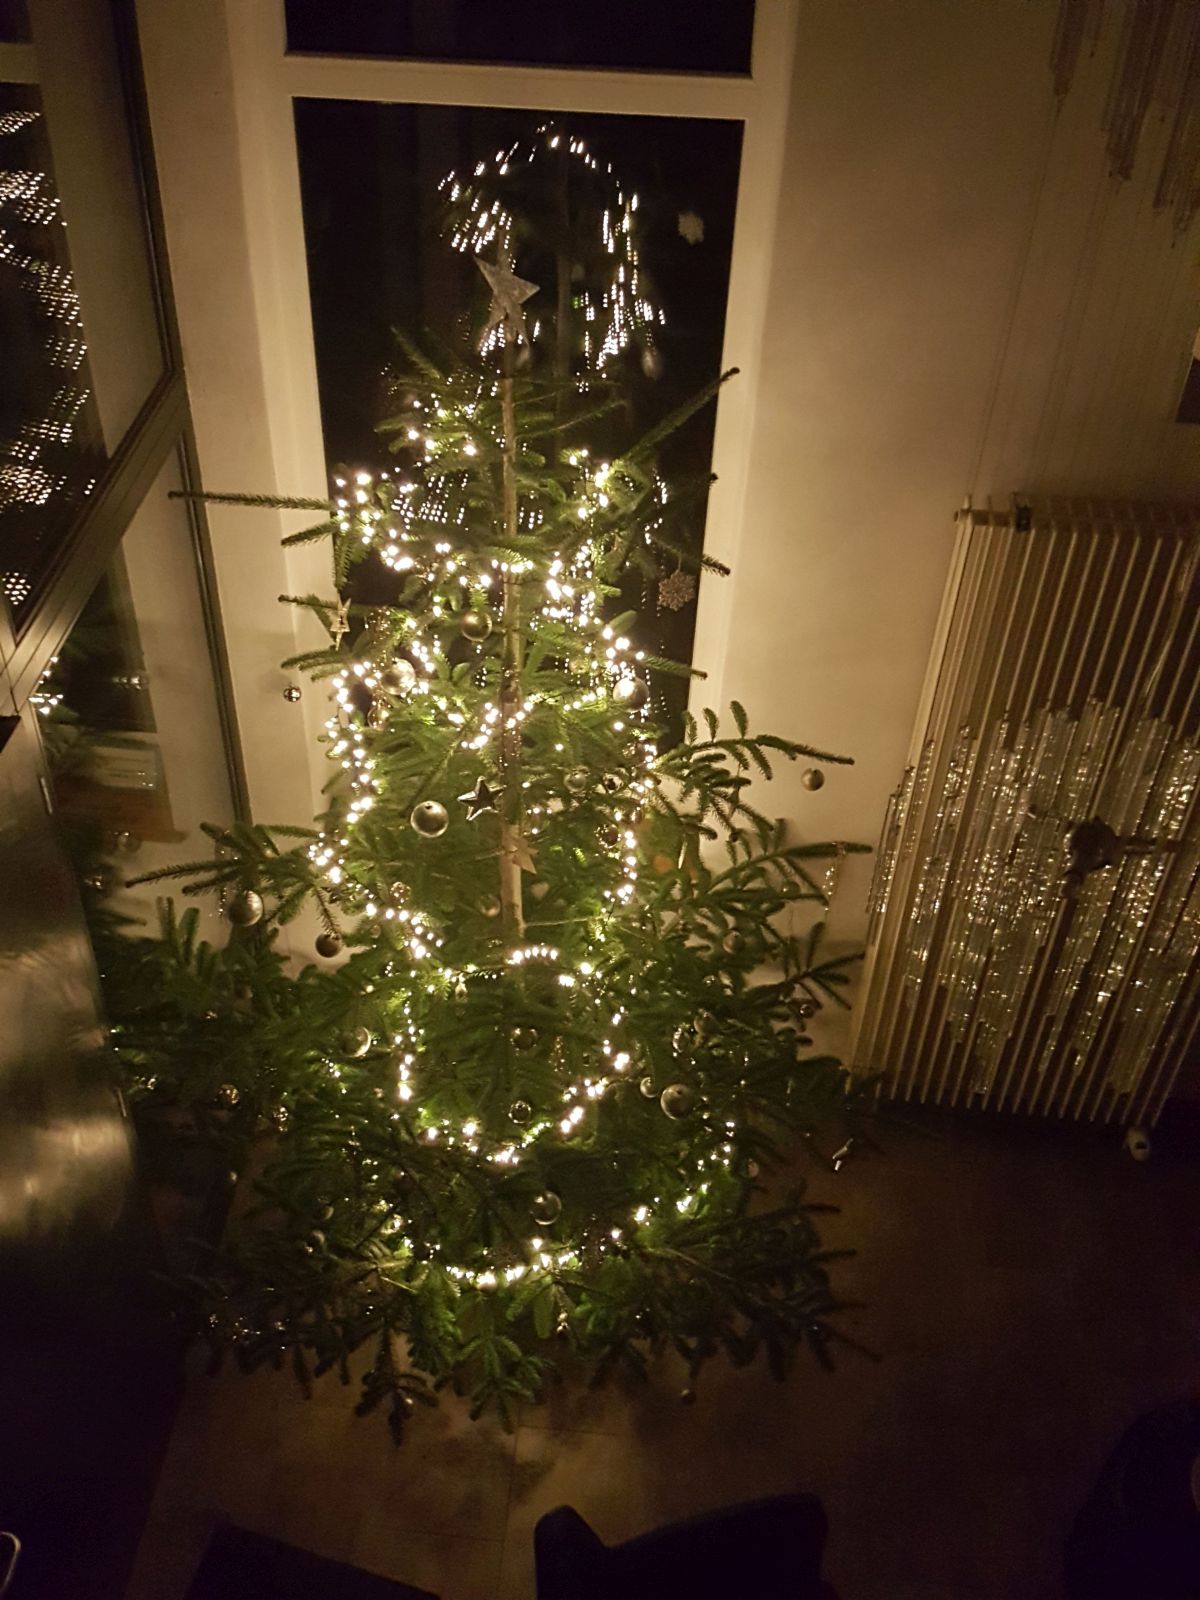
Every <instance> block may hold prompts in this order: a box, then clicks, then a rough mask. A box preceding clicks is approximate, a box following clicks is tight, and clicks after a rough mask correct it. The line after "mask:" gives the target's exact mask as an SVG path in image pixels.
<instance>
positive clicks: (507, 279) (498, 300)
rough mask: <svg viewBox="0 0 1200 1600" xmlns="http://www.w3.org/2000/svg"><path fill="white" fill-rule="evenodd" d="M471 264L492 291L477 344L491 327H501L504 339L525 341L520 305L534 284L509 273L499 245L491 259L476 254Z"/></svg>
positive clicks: (509, 266)
mask: <svg viewBox="0 0 1200 1600" xmlns="http://www.w3.org/2000/svg"><path fill="white" fill-rule="evenodd" d="M475 265H476V266H477V267H478V268H479V270H480V272H482V273H483V275H484V277H485V278H486V279H487V282H488V288H489V289H490V290H491V291H492V303H491V306H490V307H489V308H488V319H487V322H486V323H485V324H484V328H483V333H482V335H481V337H480V344H481V345H483V344H486V343H487V338H488V335H489V334H490V333H491V331H492V329H493V328H503V329H504V333H505V336H506V338H511V339H512V341H513V343H514V344H528V343H529V331H528V329H527V328H526V326H525V313H524V312H523V311H522V310H521V307H522V306H523V305H524V304H525V302H526V300H528V299H529V297H530V296H531V295H535V294H536V293H537V292H538V285H537V284H536V283H530V282H529V280H528V279H527V278H518V277H517V275H516V274H515V273H514V272H513V263H512V257H511V256H510V255H509V253H508V251H507V250H506V249H505V248H504V247H503V246H501V247H500V249H499V250H498V251H497V254H496V260H495V261H494V262H493V261H485V260H484V259H483V257H482V256H476V257H475Z"/></svg>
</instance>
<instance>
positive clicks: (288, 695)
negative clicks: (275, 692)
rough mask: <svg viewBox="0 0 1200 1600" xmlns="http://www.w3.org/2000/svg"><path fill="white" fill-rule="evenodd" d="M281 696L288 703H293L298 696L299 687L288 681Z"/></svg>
mask: <svg viewBox="0 0 1200 1600" xmlns="http://www.w3.org/2000/svg"><path fill="white" fill-rule="evenodd" d="M283 698H284V699H285V700H286V701H288V702H289V704H291V705H295V704H296V701H297V700H299V698H300V690H299V687H298V686H297V685H296V684H294V683H289V684H288V686H287V688H286V689H285V690H284V691H283Z"/></svg>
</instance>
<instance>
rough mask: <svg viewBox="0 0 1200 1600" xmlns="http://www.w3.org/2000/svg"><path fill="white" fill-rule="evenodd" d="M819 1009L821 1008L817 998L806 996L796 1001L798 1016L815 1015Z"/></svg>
mask: <svg viewBox="0 0 1200 1600" xmlns="http://www.w3.org/2000/svg"><path fill="white" fill-rule="evenodd" d="M819 1009H820V1008H819V1006H818V1005H817V1002H816V1001H815V1000H812V999H808V998H806V999H804V1000H797V1001H796V1014H797V1015H798V1016H801V1017H815V1016H816V1014H817V1012H818V1010H819Z"/></svg>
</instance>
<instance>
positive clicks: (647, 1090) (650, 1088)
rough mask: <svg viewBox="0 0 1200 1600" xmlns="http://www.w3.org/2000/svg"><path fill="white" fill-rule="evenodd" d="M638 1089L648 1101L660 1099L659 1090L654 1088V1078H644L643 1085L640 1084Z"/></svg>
mask: <svg viewBox="0 0 1200 1600" xmlns="http://www.w3.org/2000/svg"><path fill="white" fill-rule="evenodd" d="M638 1088H639V1089H640V1090H641V1092H642V1093H643V1094H644V1095H645V1097H646V1099H647V1100H656V1099H657V1098H658V1090H657V1089H656V1088H655V1087H654V1079H653V1078H643V1079H642V1081H641V1083H639V1084H638Z"/></svg>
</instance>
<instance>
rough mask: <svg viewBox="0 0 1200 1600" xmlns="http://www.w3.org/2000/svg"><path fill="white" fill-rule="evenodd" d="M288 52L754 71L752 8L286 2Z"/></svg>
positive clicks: (551, 0)
mask: <svg viewBox="0 0 1200 1600" xmlns="http://www.w3.org/2000/svg"><path fill="white" fill-rule="evenodd" d="M286 10H287V30H288V49H289V50H295V51H311V52H319V53H321V54H326V55H351V56H388V57H393V58H403V59H408V60H416V61H476V62H495V63H505V64H508V65H528V66H565V67H618V68H620V67H623V68H633V69H635V70H643V71H645V70H650V71H655V72H722V73H745V72H749V70H750V42H751V36H752V34H753V31H754V5H753V0H606V4H604V5H603V6H585V5H578V4H564V0H522V3H521V4H520V5H514V4H502V3H498V0H339V3H338V4H337V5H330V4H329V0H287V7H286Z"/></svg>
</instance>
